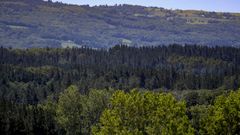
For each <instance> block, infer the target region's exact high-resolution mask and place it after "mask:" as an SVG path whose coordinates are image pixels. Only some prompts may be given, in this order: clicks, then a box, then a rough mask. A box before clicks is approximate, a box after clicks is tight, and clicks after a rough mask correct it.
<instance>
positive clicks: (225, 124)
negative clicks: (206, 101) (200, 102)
mask: <svg viewBox="0 0 240 135" xmlns="http://www.w3.org/2000/svg"><path fill="white" fill-rule="evenodd" d="M206 115H207V116H206V117H201V119H202V122H203V123H204V124H202V127H201V128H200V133H201V134H209V135H226V134H229V135H235V134H239V133H240V90H239V91H236V92H231V93H230V94H229V95H228V96H226V95H221V96H219V97H218V98H217V99H216V100H215V103H214V105H213V106H211V107H210V108H209V109H208V111H207V114H206Z"/></svg>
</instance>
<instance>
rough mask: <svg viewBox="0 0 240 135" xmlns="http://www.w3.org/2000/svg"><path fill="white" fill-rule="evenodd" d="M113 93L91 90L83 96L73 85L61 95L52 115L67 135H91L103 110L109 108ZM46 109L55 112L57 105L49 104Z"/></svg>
mask: <svg viewBox="0 0 240 135" xmlns="http://www.w3.org/2000/svg"><path fill="white" fill-rule="evenodd" d="M111 93H112V92H111V91H110V90H90V92H89V93H88V94H87V95H82V94H80V93H79V92H78V88H77V87H76V86H74V85H72V86H70V87H68V88H67V89H66V90H65V91H64V92H63V93H61V94H60V96H59V99H58V101H57V104H56V111H55V112H53V113H52V115H53V116H56V117H55V119H56V121H57V123H58V124H59V125H60V126H61V127H63V128H64V130H65V131H66V134H68V135H74V134H89V133H90V131H91V126H92V125H94V124H96V123H97V122H98V120H99V117H100V115H101V113H102V111H103V109H104V108H106V107H107V105H108V99H109V98H110V96H111ZM44 108H50V109H48V110H52V111H53V109H54V108H55V105H54V104H53V103H47V104H45V107H44ZM54 113H55V114H54Z"/></svg>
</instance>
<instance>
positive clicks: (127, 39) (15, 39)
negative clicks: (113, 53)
mask: <svg viewBox="0 0 240 135" xmlns="http://www.w3.org/2000/svg"><path fill="white" fill-rule="evenodd" d="M239 33H240V14H239V13H219V12H206V11H196V10H168V9H164V8H157V7H143V6H135V5H115V6H106V5H102V6H94V7H91V6H88V5H82V6H78V5H68V4H63V3H59V2H52V1H51V0H49V1H43V0H0V41H1V43H0V46H4V47H10V46H11V47H13V48H34V47H47V46H48V47H67V46H75V47H81V46H87V47H92V48H111V47H112V46H114V45H116V44H127V45H130V46H158V45H168V44H173V43H177V44H185V43H187V44H200V45H207V46H216V45H218V46H234V47H240V34H239Z"/></svg>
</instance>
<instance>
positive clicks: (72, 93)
mask: <svg viewBox="0 0 240 135" xmlns="http://www.w3.org/2000/svg"><path fill="white" fill-rule="evenodd" d="M0 76H1V77H0V97H1V99H0V125H1V127H0V132H1V133H3V134H8V135H11V134H13V135H16V134H18V135H26V134H30V135H32V134H34V135H35V134H36V135H38V134H39V135H40V134H41V135H42V134H46V135H56V134H59V135H65V134H67V135H77V134H84V135H85V134H86V135H88V134H94V135H106V134H121V135H126V134H130V135H135V134H136V135H148V134H149V135H152V134H161V135H169V134H170V135H176V134H177V135H178V134H179V135H183V134H184V135H185V134H190V135H192V134H195V135H206V134H207V135H219V134H223V135H225V134H230V135H235V134H239V133H240V127H239V122H240V116H239V112H240V100H239V99H240V90H239V88H240V49H239V48H233V47H207V46H198V45H177V44H172V45H169V46H156V47H129V46H126V45H117V46H115V47H112V48H110V49H92V48H87V47H81V48H74V47H73V48H65V49H63V48H31V49H13V48H4V47H0Z"/></svg>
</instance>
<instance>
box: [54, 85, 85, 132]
mask: <svg viewBox="0 0 240 135" xmlns="http://www.w3.org/2000/svg"><path fill="white" fill-rule="evenodd" d="M82 109H83V107H82V103H81V95H80V93H79V92H78V89H77V87H76V86H70V87H68V88H67V89H66V90H65V91H64V92H63V93H61V95H60V96H59V100H58V103H57V108H56V120H57V122H58V123H59V125H60V126H62V127H63V128H64V129H65V130H66V132H67V134H68V135H77V134H80V133H81V130H80V129H81V126H82V119H81V117H82Z"/></svg>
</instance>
